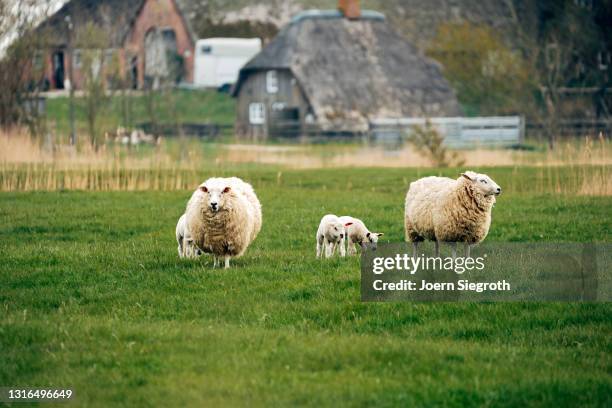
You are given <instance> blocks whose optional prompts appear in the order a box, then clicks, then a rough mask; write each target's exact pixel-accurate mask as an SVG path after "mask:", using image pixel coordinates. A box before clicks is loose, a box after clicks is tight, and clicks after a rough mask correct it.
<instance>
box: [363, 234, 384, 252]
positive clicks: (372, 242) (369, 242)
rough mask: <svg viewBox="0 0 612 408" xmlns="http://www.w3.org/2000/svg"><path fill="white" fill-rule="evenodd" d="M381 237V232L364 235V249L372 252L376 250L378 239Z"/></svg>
mask: <svg viewBox="0 0 612 408" xmlns="http://www.w3.org/2000/svg"><path fill="white" fill-rule="evenodd" d="M383 235H385V234H384V233H383V232H368V233H367V234H366V242H365V245H366V247H368V246H369V247H370V248H372V249H373V250H376V248H377V247H378V238H380V237H382V236H383Z"/></svg>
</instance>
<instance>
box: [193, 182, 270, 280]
mask: <svg viewBox="0 0 612 408" xmlns="http://www.w3.org/2000/svg"><path fill="white" fill-rule="evenodd" d="M186 215H187V225H188V226H189V232H190V234H191V236H192V238H193V240H194V242H195V244H196V245H197V246H198V248H200V249H202V250H203V251H204V252H208V253H212V254H213V257H214V266H215V267H216V266H217V265H218V262H219V259H220V258H221V257H223V258H224V260H225V268H229V263H230V258H232V257H239V256H241V255H243V254H244V252H245V251H246V249H247V248H248V246H249V245H250V244H251V243H252V242H253V241H254V240H255V238H256V237H257V234H258V233H259V231H260V230H261V222H262V217H261V204H260V203H259V200H258V199H257V196H256V195H255V191H253V187H251V185H250V184H248V183H245V182H244V181H242V180H241V179H239V178H237V177H230V178H210V179H208V180H206V181H205V182H204V183H202V184H200V186H199V187H198V189H197V190H196V191H195V192H194V193H193V195H192V196H191V199H190V200H189V202H188V203H187V211H186Z"/></svg>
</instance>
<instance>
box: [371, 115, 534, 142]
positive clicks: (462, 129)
mask: <svg viewBox="0 0 612 408" xmlns="http://www.w3.org/2000/svg"><path fill="white" fill-rule="evenodd" d="M428 124H429V125H430V126H431V127H432V128H433V129H435V130H436V131H438V132H439V133H440V134H441V135H442V136H443V137H444V143H445V144H447V145H448V146H450V147H476V146H485V147H504V146H513V145H517V144H520V143H521V142H522V141H523V140H524V137H525V121H524V120H523V118H522V117H521V116H490V117H475V118H464V117H448V118H447V117H442V118H399V119H391V118H380V119H374V120H372V121H371V122H370V130H371V132H372V135H373V137H374V139H375V140H382V141H384V140H388V139H393V138H397V139H401V138H402V136H403V135H407V136H409V135H410V134H411V133H412V132H413V131H414V129H415V128H416V127H423V126H427V125H428Z"/></svg>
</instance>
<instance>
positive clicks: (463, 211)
mask: <svg viewBox="0 0 612 408" xmlns="http://www.w3.org/2000/svg"><path fill="white" fill-rule="evenodd" d="M494 203H495V197H494V196H492V195H489V196H485V195H483V194H481V193H480V192H478V191H477V190H476V189H475V187H474V185H473V183H472V182H471V181H470V180H467V179H466V178H464V177H459V178H458V179H457V180H453V179H450V178H447V177H425V178H422V179H420V180H417V181H415V182H413V183H411V184H410V188H409V190H408V193H407V194H406V206H405V220H404V221H405V229H406V241H411V242H418V241H422V240H424V239H428V240H432V241H435V240H437V241H440V242H466V243H470V244H477V243H479V242H481V241H482V240H484V239H485V237H486V236H487V234H488V232H489V227H490V225H491V208H492V207H493V204H494Z"/></svg>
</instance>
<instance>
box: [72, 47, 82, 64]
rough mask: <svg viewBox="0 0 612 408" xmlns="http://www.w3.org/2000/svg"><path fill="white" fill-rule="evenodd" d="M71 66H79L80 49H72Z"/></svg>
mask: <svg viewBox="0 0 612 408" xmlns="http://www.w3.org/2000/svg"><path fill="white" fill-rule="evenodd" d="M72 66H73V67H74V68H81V50H74V51H72Z"/></svg>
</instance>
